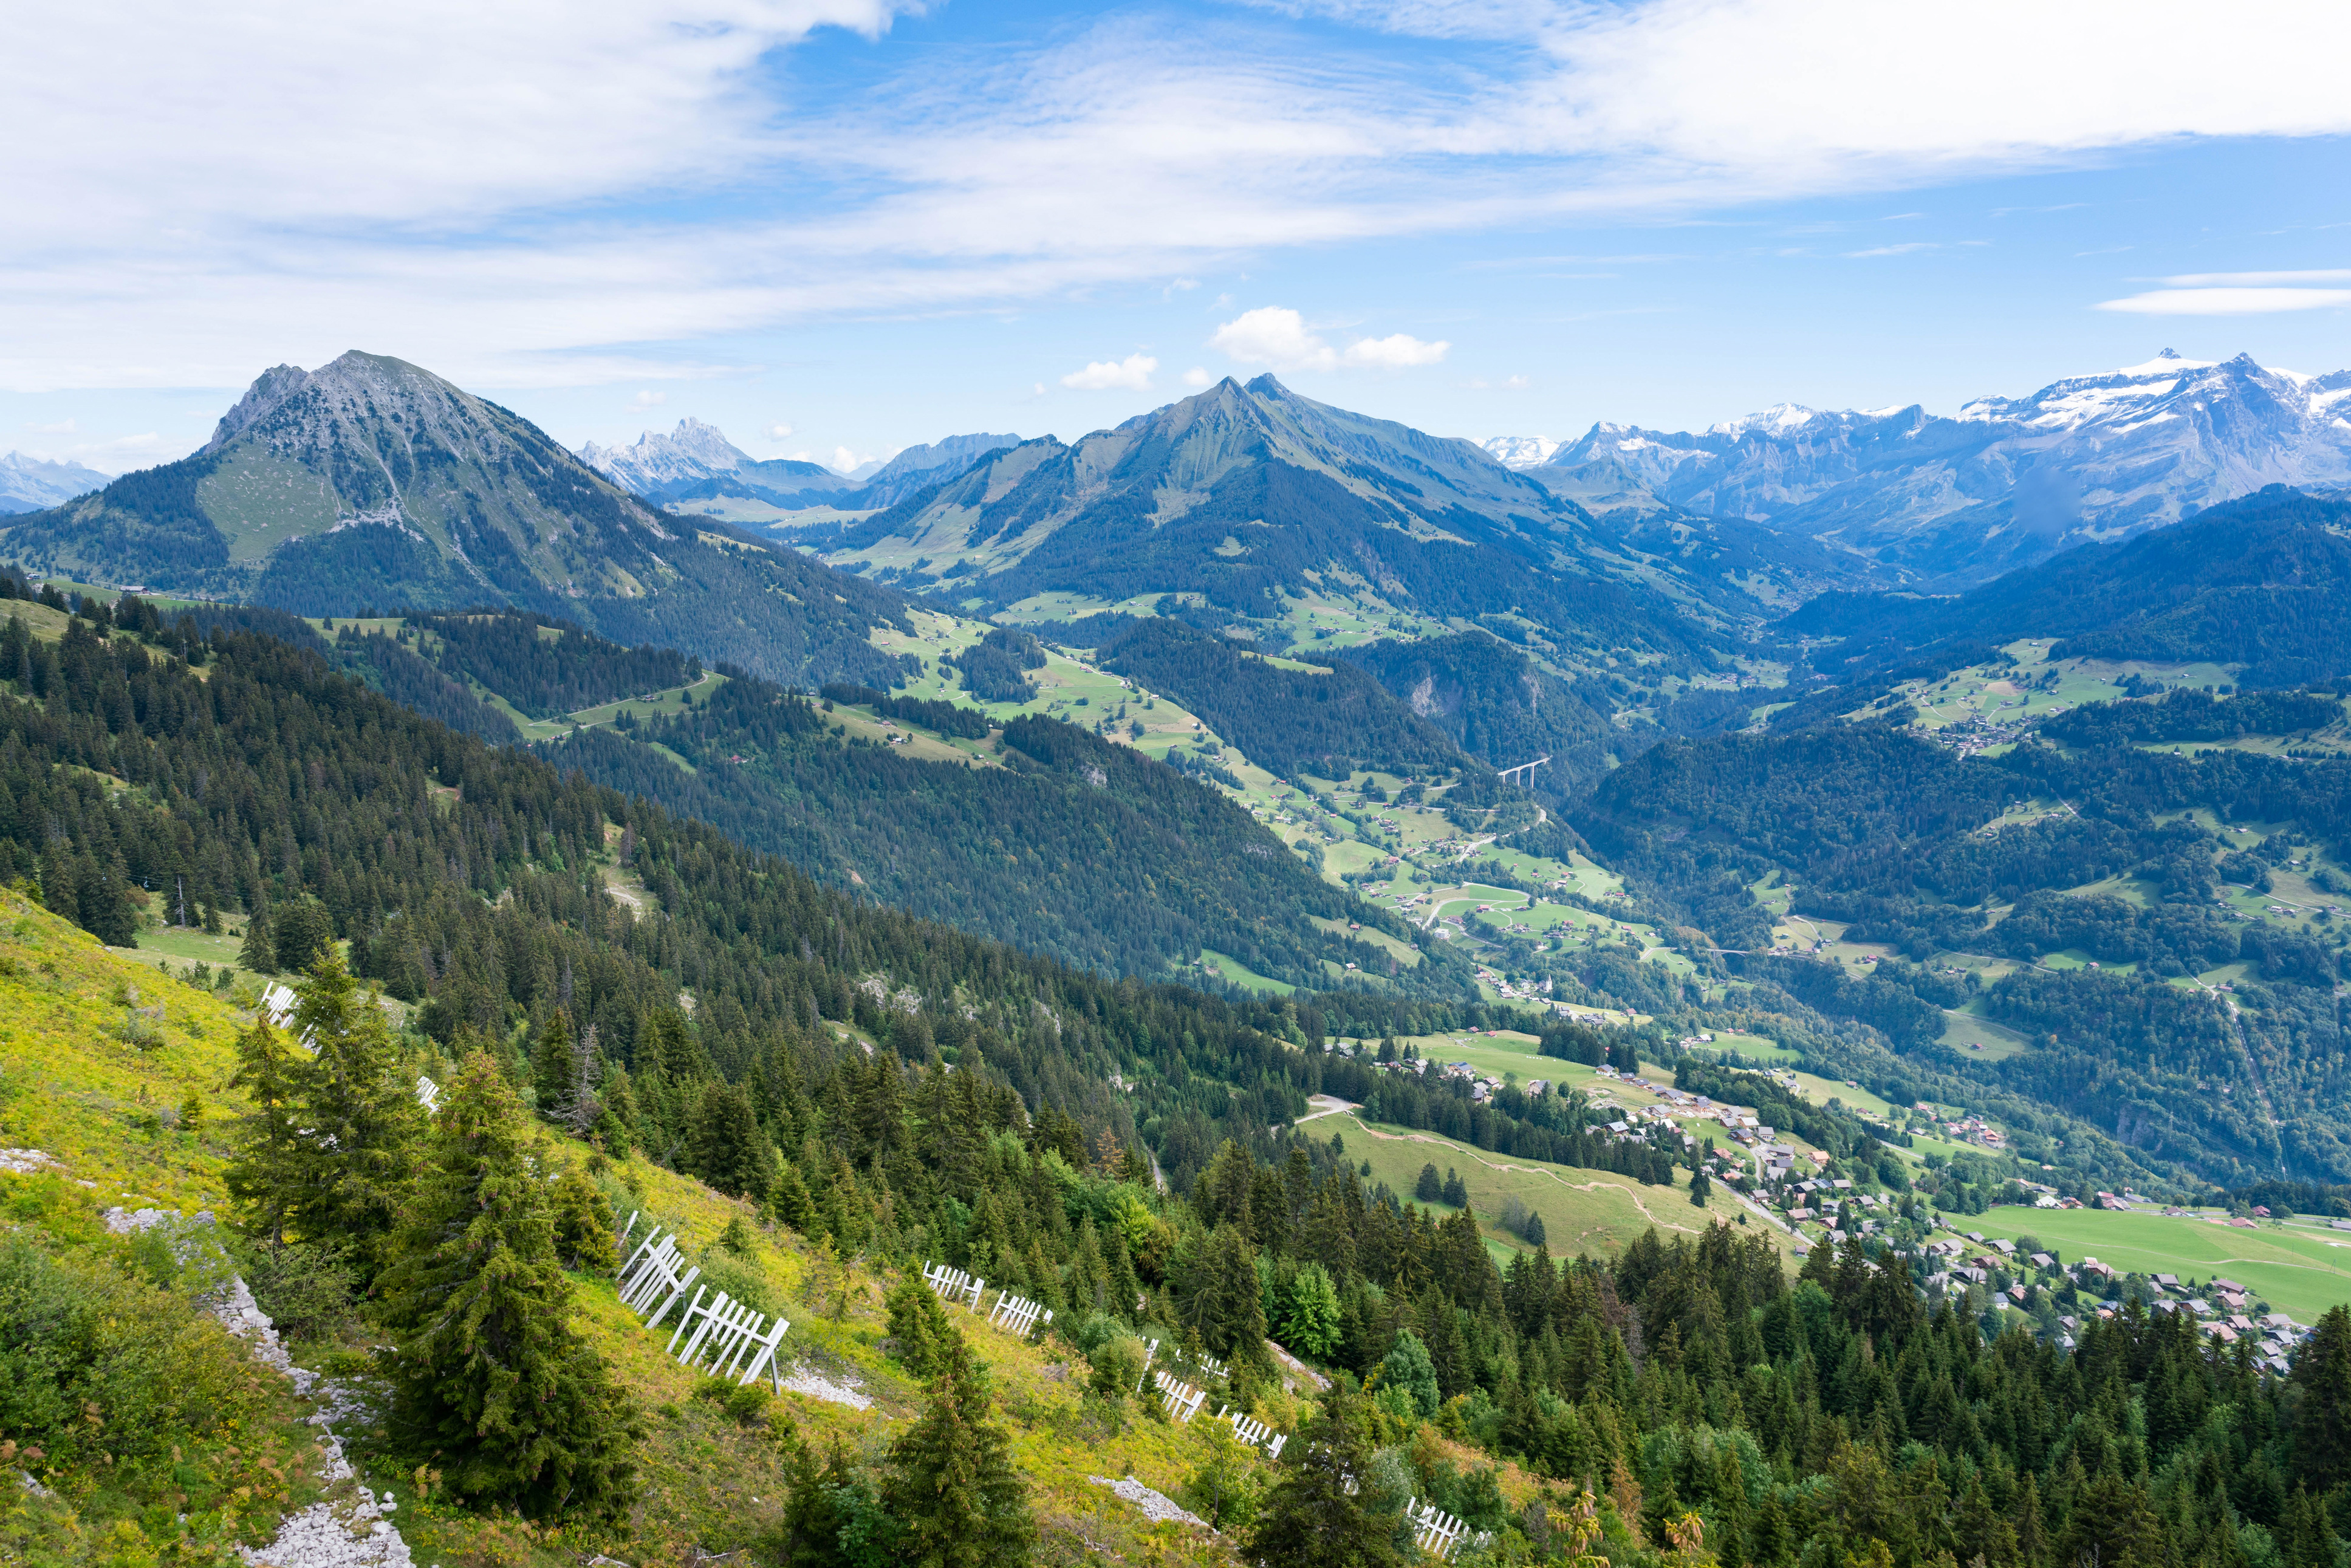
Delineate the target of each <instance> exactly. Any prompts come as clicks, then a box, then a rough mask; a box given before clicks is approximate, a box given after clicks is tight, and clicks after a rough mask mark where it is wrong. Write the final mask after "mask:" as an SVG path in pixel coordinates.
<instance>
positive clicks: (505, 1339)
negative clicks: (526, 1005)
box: [381, 1051, 641, 1516]
mask: <svg viewBox="0 0 2351 1568" xmlns="http://www.w3.org/2000/svg"><path fill="white" fill-rule="evenodd" d="M542 1163H543V1155H542V1153H541V1152H540V1151H538V1150H534V1149H533V1148H532V1147H531V1141H530V1124H529V1122H528V1118H527V1117H526V1116H525V1115H524V1113H523V1110H522V1105H521V1103H520V1101H519V1100H518V1099H517V1097H516V1095H515V1092H514V1090H513V1089H512V1088H511V1087H510V1086H509V1085H508V1084H507V1081H506V1078H505V1075H504V1074H502V1073H501V1072H500V1071H498V1067H497V1064H496V1062H495V1061H492V1060H491V1059H490V1058H489V1056H488V1055H487V1054H486V1053H484V1052H480V1051H476V1052H475V1053H474V1054H473V1055H472V1056H470V1057H468V1058H467V1059H466V1060H465V1064H464V1065H463V1067H461V1068H460V1069H459V1071H458V1074H457V1079H456V1082H454V1083H452V1084H451V1085H450V1086H449V1087H448V1089H447V1090H446V1091H444V1093H443V1096H442V1101H441V1109H440V1111H439V1113H437V1115H436V1116H435V1118H434V1133H433V1137H432V1141H431V1146H430V1152H429V1155H428V1157H427V1159H426V1161H425V1164H424V1168H423V1173H422V1176H421V1179H420V1181H419V1182H418V1185H417V1189H416V1192H415V1196H414V1197H413V1201H412V1202H411V1203H410V1205H409V1206H408V1207H407V1209H406V1211H405V1214H404V1222H403V1224H402V1227H401V1229H400V1231H399V1233H398V1235H397V1237H396V1239H395V1240H396V1247H395V1260H394V1261H393V1263H392V1267H391V1269H390V1270H388V1271H387V1272H386V1274H385V1276H384V1277H383V1280H382V1281H381V1282H382V1285H383V1288H384V1295H385V1301H384V1314H383V1315H384V1322H385V1323H386V1325H387V1326H388V1327H390V1328H391V1329H392V1331H393V1333H395V1334H396V1335H397V1336H398V1340H399V1344H398V1348H397V1352H396V1354H394V1355H393V1357H392V1363H391V1367H392V1389H393V1406H392V1427H391V1430H392V1437H393V1438H394V1440H395V1442H396V1443H397V1444H398V1445H399V1446H400V1447H402V1448H404V1449H406V1450H408V1451H410V1452H413V1453H414V1454H415V1455H416V1456H417V1457H418V1458H430V1459H431V1461H432V1462H433V1463H434V1465H435V1466H437V1467H438V1468H439V1469H441V1471H442V1473H443V1475H444V1479H445V1480H446V1483H447V1485H448V1487H449V1490H451V1491H452V1492H453V1493H454V1494H455V1495H456V1496H457V1497H459V1498H462V1499H464V1500H467V1501H469V1502H476V1503H482V1502H491V1503H503V1504H507V1505H510V1506H512V1507H514V1508H517V1509H518V1510H520V1511H523V1512H525V1513H528V1514H531V1515H534V1516H543V1515H549V1514H558V1513H563V1512H569V1511H611V1510H613V1509H615V1508H616V1507H618V1506H619V1505H620V1504H621V1503H622V1501H624V1500H625V1499H626V1496H627V1492H628V1486H629V1481H630V1478H631V1476H632V1473H633V1466H632V1464H631V1462H630V1459H629V1458H628V1450H629V1445H630V1443H631V1441H632V1439H633V1438H634V1437H637V1436H639V1435H640V1426H641V1424H640V1422H639V1421H638V1418H637V1415H636V1412H635V1411H634V1409H633V1408H632V1406H631V1404H630V1402H629V1400H628V1398H627V1396H626V1395H625V1394H624V1393H623V1392H622V1390H621V1389H620V1388H619V1387H618V1386H617V1385H615V1384H614V1383H613V1382H612V1380H611V1376H610V1375H609V1374H608V1373H607V1372H606V1370H605V1368H604V1365H603V1364H602V1362H601V1361H600V1360H599V1359H598V1358H597V1355H596V1353H595V1351H594V1350H593V1349H592V1348H591V1347H590V1345H589V1344H588V1343H586V1342H585V1341H584V1340H582V1339H581V1338H580V1336H579V1334H578V1333H576V1332H575V1331H574V1330H573V1329H572V1327H571V1325H570V1322H569V1316H570V1312H571V1287H570V1284H569V1281H566V1280H565V1279H564V1277H563V1270H562V1268H561V1266H560V1264H559V1261H558V1260H557V1256H556V1239H555V1214H554V1211H553V1208H552V1207H551V1206H550V1204H549V1192H548V1184H547V1183H546V1182H545V1181H544V1180H543V1179H542V1178H541V1176H540V1175H539V1169H538V1167H539V1166H540V1165H541V1164H542Z"/></svg>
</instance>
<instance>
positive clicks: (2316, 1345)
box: [2294, 1307, 2351, 1493]
mask: <svg viewBox="0 0 2351 1568" xmlns="http://www.w3.org/2000/svg"><path fill="white" fill-rule="evenodd" d="M2294 1382H2295V1383H2296V1384H2298V1385H2300V1386H2301V1388H2302V1391H2303V1398H2302V1403H2301V1405H2300V1406H2298V1407H2297V1408H2296V1410H2295V1411H2294V1474H2295V1475H2296V1476H2298V1477H2300V1478H2301V1479H2302V1480H2303V1481H2304V1483H2305V1484H2307V1485H2308V1486H2309V1487H2310V1488H2311V1489H2312V1490H2314V1491H2318V1492H2322V1493H2323V1492H2325V1491H2327V1490H2331V1489H2332V1488H2333V1487H2335V1485H2336V1483H2338V1482H2341V1481H2345V1480H2351V1308H2346V1307H2329V1308H2328V1309H2327V1310H2326V1312H2325V1316H2323V1317H2321V1318H2320V1319H2319V1320H2318V1326H2317V1327H2316V1328H2314V1329H2313V1330H2312V1331H2311V1334H2310V1338H2309V1339H2307V1340H2305V1341H2304V1342H2303V1345H2302V1348H2301V1349H2300V1350H2299V1351H2297V1352H2295V1353H2294Z"/></svg>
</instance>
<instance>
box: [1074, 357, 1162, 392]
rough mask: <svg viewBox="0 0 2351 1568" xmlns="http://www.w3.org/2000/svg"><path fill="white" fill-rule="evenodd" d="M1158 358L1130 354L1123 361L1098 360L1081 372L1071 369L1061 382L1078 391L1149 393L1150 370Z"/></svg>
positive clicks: (1156, 366)
mask: <svg viewBox="0 0 2351 1568" xmlns="http://www.w3.org/2000/svg"><path fill="white" fill-rule="evenodd" d="M1158 368H1159V361H1157V360H1155V359H1153V358H1152V357H1151V356H1150V355H1149V354H1129V355H1127V357H1126V358H1124V359H1123V360H1097V361H1093V362H1092V364H1089V365H1088V366H1086V368H1085V369H1083V370H1081V371H1071V372H1070V373H1069V374H1068V375H1066V376H1063V377H1062V378H1061V384H1062V385H1063V386H1065V387H1070V388H1071V389H1073V390H1075V391H1078V392H1112V391H1121V390H1123V391H1125V392H1149V391H1150V390H1151V372H1152V371H1155V370H1157V369H1158Z"/></svg>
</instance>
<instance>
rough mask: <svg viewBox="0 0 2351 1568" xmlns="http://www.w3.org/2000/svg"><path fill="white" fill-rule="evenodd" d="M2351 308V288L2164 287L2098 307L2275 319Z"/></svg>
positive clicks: (2149, 313)
mask: <svg viewBox="0 0 2351 1568" xmlns="http://www.w3.org/2000/svg"><path fill="white" fill-rule="evenodd" d="M2346 306H2351V288H2161V289H2156V290H2153V291H2151V292H2148V293H2146V294H2134V295H2131V296H2129V297H2128V298H2122V299H2106V300H2101V301H2100V302H2099V304H2098V306H2097V308H2099V309H2101V310H2117V311H2121V312H2123V313H2125V314H2126V315H2132V316H2273V315H2279V314H2282V313H2283V312H2286V311H2292V310H2329V309H2340V308H2344V307H2346Z"/></svg>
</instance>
